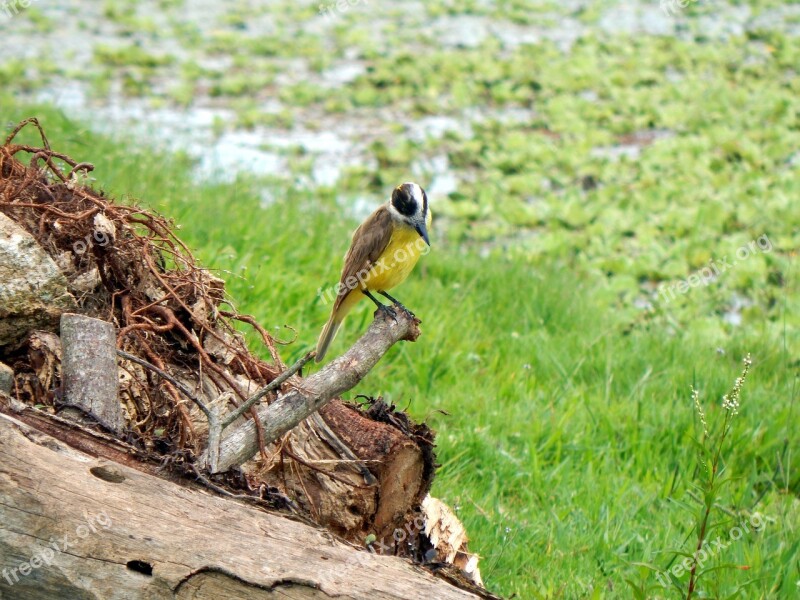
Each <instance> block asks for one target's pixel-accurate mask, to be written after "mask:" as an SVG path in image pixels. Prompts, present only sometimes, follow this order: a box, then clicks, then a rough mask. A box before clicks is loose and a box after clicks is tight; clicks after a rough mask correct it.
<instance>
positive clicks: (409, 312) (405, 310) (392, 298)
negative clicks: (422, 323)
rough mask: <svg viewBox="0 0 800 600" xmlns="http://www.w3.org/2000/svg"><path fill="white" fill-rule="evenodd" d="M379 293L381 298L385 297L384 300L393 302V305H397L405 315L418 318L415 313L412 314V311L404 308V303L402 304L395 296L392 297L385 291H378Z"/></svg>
mask: <svg viewBox="0 0 800 600" xmlns="http://www.w3.org/2000/svg"><path fill="white" fill-rule="evenodd" d="M378 293H379V294H380V295H381V296H383V297H384V298H388V299H389V300H391V301H392V304H394V305H395V306H396V307H397V308H399V309H400V310H402V311H403V312H405V313H407V314H409V315H411V316H412V317H413V316H416V315H414V313H413V312H411V311H410V310H408V309H407V308H406V307H405V306H403V303H402V302H400V300H398V299H397V298H395V297H394V296H392V295H391V294H390V293H389V292H385V291H383V290H378Z"/></svg>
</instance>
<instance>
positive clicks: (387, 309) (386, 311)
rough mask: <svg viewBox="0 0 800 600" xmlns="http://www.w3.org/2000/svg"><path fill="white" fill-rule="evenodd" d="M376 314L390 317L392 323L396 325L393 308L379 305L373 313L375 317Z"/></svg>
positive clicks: (395, 314)
mask: <svg viewBox="0 0 800 600" xmlns="http://www.w3.org/2000/svg"><path fill="white" fill-rule="evenodd" d="M378 313H384V314H386V315H388V316H390V317H392V319H393V320H394V322H395V323H397V312H396V311H395V310H394V308H393V307H391V306H386V305H385V304H381V305H380V306H379V307H378V310H376V311H375V314H376V315H377V314H378Z"/></svg>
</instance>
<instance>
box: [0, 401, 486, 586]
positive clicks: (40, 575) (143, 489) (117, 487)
mask: <svg viewBox="0 0 800 600" xmlns="http://www.w3.org/2000/svg"><path fill="white" fill-rule="evenodd" d="M0 523H2V527H1V528H0V598H3V599H4V600H5V599H7V598H14V599H15V600H40V599H42V600H44V599H48V600H49V599H52V598H78V599H86V600H89V599H97V600H100V599H102V600H116V599H119V600H138V599H148V600H150V599H156V598H158V599H162V598H180V599H184V598H193V599H206V598H208V599H212V598H213V599H223V600H224V599H231V600H232V599H234V598H243V597H247V598H265V599H266V598H295V599H299V598H330V597H337V598H363V599H367V598H369V599H375V598H378V599H389V598H393V599H397V598H437V599H442V600H451V599H453V600H455V599H466V598H478V597H480V596H477V595H474V594H472V593H470V592H467V591H465V590H462V589H458V588H455V587H453V586H451V585H449V584H448V583H446V582H444V581H442V580H440V579H437V578H435V577H433V576H432V575H431V574H429V573H428V572H426V571H424V570H423V569H421V568H419V567H417V566H414V565H412V564H411V563H410V562H408V561H405V560H402V559H399V558H394V557H384V556H377V555H373V554H370V553H368V552H366V551H361V550H357V549H355V548H354V547H352V546H348V545H346V544H344V543H342V542H338V541H336V540H335V539H333V538H332V537H331V536H330V535H329V534H327V533H326V532H325V531H324V530H321V529H316V528H314V527H311V526H308V525H305V524H303V523H299V522H296V521H293V520H290V519H288V518H285V517H280V516H278V515H275V514H272V513H269V512H266V511H264V510H260V509H257V508H253V507H250V506H245V505H243V504H240V503H239V502H238V501H235V500H231V499H225V498H220V497H217V496H213V495H210V494H208V493H206V492H204V491H200V490H198V489H193V488H192V486H182V485H177V484H176V483H172V482H169V481H165V480H163V479H160V478H157V477H153V476H151V475H148V474H146V473H143V472H141V471H139V470H135V469H132V468H129V467H127V466H124V465H122V464H118V463H113V462H110V461H108V460H105V459H97V458H94V457H92V456H90V455H88V454H85V453H84V452H81V451H79V450H76V449H74V448H71V447H70V446H67V445H66V444H64V443H63V442H60V441H58V440H56V439H55V438H53V437H51V436H49V435H47V434H45V433H42V432H40V431H38V430H36V429H34V428H32V427H30V426H29V425H26V424H25V423H22V422H21V421H18V420H17V419H15V418H13V417H10V416H8V415H4V414H0Z"/></svg>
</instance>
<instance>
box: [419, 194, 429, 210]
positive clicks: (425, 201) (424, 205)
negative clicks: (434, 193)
mask: <svg viewBox="0 0 800 600" xmlns="http://www.w3.org/2000/svg"><path fill="white" fill-rule="evenodd" d="M420 189H422V188H420ZM422 214H423V215H427V214H428V194H426V193H425V190H422Z"/></svg>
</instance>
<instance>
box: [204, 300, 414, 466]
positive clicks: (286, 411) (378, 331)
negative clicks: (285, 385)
mask: <svg viewBox="0 0 800 600" xmlns="http://www.w3.org/2000/svg"><path fill="white" fill-rule="evenodd" d="M419 323H420V322H419V320H417V318H416V317H414V316H413V315H411V314H409V313H407V312H404V311H402V310H399V309H398V310H397V315H396V317H392V316H390V315H387V314H386V313H385V312H378V314H377V315H376V318H375V320H374V321H372V324H371V325H370V326H369V329H368V330H367V332H366V333H365V334H364V335H363V336H361V338H360V339H359V340H358V341H357V342H356V343H355V345H354V346H353V347H352V348H350V349H349V350H348V351H347V352H346V353H344V354H343V355H342V356H340V357H339V358H337V359H336V360H334V361H332V362H330V363H329V364H328V365H326V366H325V367H324V368H323V369H321V370H320V371H318V372H316V373H314V374H313V375H311V376H309V377H306V378H304V379H302V380H301V381H302V383H301V385H302V388H297V389H294V390H292V391H290V392H287V393H286V394H284V395H282V396H279V397H278V399H277V400H275V401H274V402H273V403H272V404H270V405H268V406H260V407H259V408H258V420H259V421H260V423H261V427H262V430H263V432H264V440H263V441H264V443H265V444H268V443H270V442H272V441H274V440H276V439H278V438H279V437H280V436H282V435H283V434H284V433H286V432H287V431H289V430H291V429H292V428H294V427H295V426H296V425H297V424H298V423H300V421H302V420H303V419H305V418H306V417H308V416H309V415H311V414H312V413H314V412H315V411H317V410H319V409H320V408H322V407H323V406H325V405H326V404H327V403H328V402H330V401H331V400H332V399H333V398H335V397H336V396H338V395H339V394H341V393H343V392H346V391H347V390H349V389H352V388H353V387H355V385H356V384H357V383H358V382H359V381H361V380H362V379H363V378H364V376H365V375H366V374H367V373H369V371H370V369H372V367H374V366H375V365H376V364H377V362H378V361H379V360H380V359H381V357H382V356H383V355H384V354H386V351H387V350H388V349H389V348H391V347H392V345H394V344H395V343H397V342H399V341H400V340H410V341H414V340H416V339H417V337H418V336H419V333H420V332H419ZM257 451H258V437H257V434H256V426H255V423H254V422H253V421H252V420H248V421H246V422H245V423H243V424H241V425H239V426H236V425H231V426H230V427H229V428H228V429H226V430H225V432H224V433H223V436H222V442H221V444H220V450H219V459H218V462H217V469H216V471H217V472H221V471H227V470H228V469H230V468H231V467H235V466H237V465H241V464H242V463H244V462H245V461H247V460H249V459H250V458H252V457H253V455H255V453H256V452H257ZM207 460H208V456H207V454H206V455H205V456H204V457H203V461H202V462H201V464H207Z"/></svg>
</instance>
